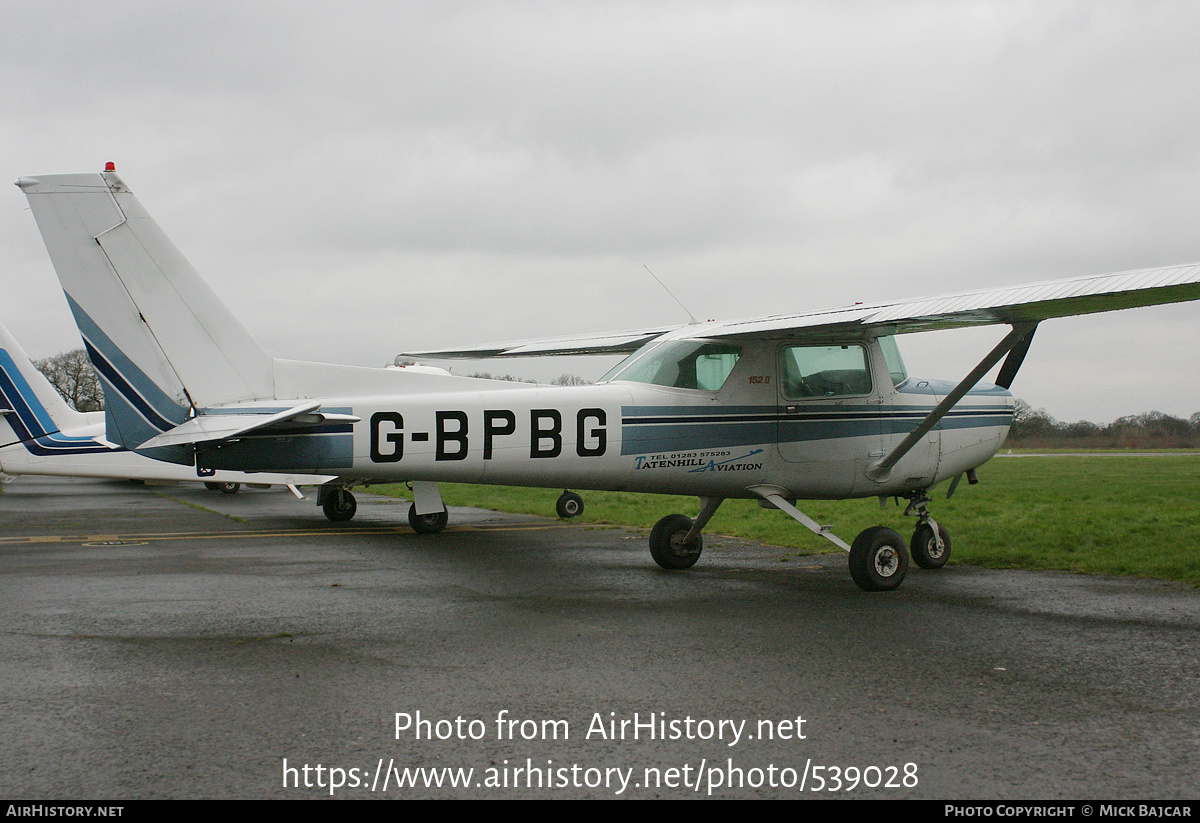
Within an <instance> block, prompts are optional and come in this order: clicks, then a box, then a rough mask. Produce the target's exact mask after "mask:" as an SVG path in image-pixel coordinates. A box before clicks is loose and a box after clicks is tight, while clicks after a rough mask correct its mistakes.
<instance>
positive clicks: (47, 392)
mask: <svg viewBox="0 0 1200 823" xmlns="http://www.w3.org/2000/svg"><path fill="white" fill-rule="evenodd" d="M0 418H2V419H3V423H0V449H4V448H5V447H8V446H16V448H12V449H8V450H7V451H5V452H4V457H3V466H4V469H5V470H6V471H9V472H14V473H22V472H23V471H24V470H25V469H26V468H28V466H27V464H29V463H31V462H39V461H40V460H41V459H43V458H47V457H54V456H63V455H73V456H77V455H81V454H106V453H109V452H112V451H115V450H116V449H115V447H106V446H104V445H103V444H102V443H99V442H97V441H96V439H95V438H93V437H89V436H84V435H80V434H68V433H67V432H79V431H80V430H82V429H83V428H84V427H85V426H88V425H90V424H95V425H96V426H98V425H99V413H98V412H96V413H93V414H84V413H82V412H77V411H75V410H74V409H73V408H71V407H70V406H68V405H67V403H66V401H65V400H63V399H62V397H61V396H60V395H59V393H58V392H57V391H55V390H54V387H53V386H52V385H50V381H49V380H47V379H46V378H45V376H44V375H43V374H42V373H41V372H39V371H38V370H37V369H35V368H34V367H33V363H32V362H30V360H29V357H28V355H26V354H25V351H24V349H22V348H21V346H20V344H19V343H17V341H16V340H15V339H13V336H12V335H11V334H9V331H8V329H6V328H5V327H4V326H3V325H0Z"/></svg>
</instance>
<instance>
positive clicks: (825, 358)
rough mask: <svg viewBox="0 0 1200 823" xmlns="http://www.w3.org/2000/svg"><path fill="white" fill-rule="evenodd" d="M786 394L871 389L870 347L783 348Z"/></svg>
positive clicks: (834, 394)
mask: <svg viewBox="0 0 1200 823" xmlns="http://www.w3.org/2000/svg"><path fill="white" fill-rule="evenodd" d="M782 358H783V362H782V364H781V365H782V369H781V373H782V375H783V396H784V397H786V398H788V399H789V400H799V399H801V398H804V397H845V396H852V395H858V394H870V393H871V371H870V369H869V368H868V367H867V350H866V349H865V348H863V347H862V346H860V345H858V344H857V343H850V344H847V345H844V346H788V347H786V348H785V349H783V352H782Z"/></svg>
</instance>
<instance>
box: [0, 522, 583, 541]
mask: <svg viewBox="0 0 1200 823" xmlns="http://www.w3.org/2000/svg"><path fill="white" fill-rule="evenodd" d="M570 526H571V524H568V523H554V522H549V523H507V524H497V525H493V526H489V525H482V524H481V525H477V526H451V527H448V528H447V529H446V531H447V532H499V531H545V530H547V529H566V528H570ZM415 534H416V533H415V532H413V531H412V530H411V529H408V528H406V527H402V526H382V525H381V526H365V527H359V528H324V529H311V528H310V529H257V530H256V529H247V530H245V531H207V532H146V533H140V534H139V533H130V534H70V535H30V536H26V537H0V546H23V545H31V544H35V543H58V544H70V545H74V544H79V543H92V544H106V543H107V544H113V545H118V544H121V543H126V544H128V543H135V542H140V543H149V542H158V541H163V540H228V539H230V538H244V537H330V536H346V535H409V536H412V535H415Z"/></svg>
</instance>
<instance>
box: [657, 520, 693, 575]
mask: <svg viewBox="0 0 1200 823" xmlns="http://www.w3.org/2000/svg"><path fill="white" fill-rule="evenodd" d="M691 530H692V519H691V518H690V517H686V516H685V515H682V514H669V515H667V516H666V517H664V518H663V519H662V520H659V521H658V522H657V523H655V524H654V528H653V529H651V530H650V556H651V557H653V558H654V562H655V563H657V564H658V565H660V566H662V567H663V568H664V569H690V568H691V567H692V566H694V565H696V561H697V560H699V559H700V552H702V551H703V550H704V541H703V540H702V539H701V537H700V535H696V538H695V539H694V540H692V542H690V543H684V542H683V540H684V538H685V537H687V533H688V532H689V531H691Z"/></svg>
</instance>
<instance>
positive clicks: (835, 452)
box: [16, 164, 1200, 590]
mask: <svg viewBox="0 0 1200 823" xmlns="http://www.w3.org/2000/svg"><path fill="white" fill-rule="evenodd" d="M16 184H17V186H19V187H20V188H21V189H22V190H23V191H24V193H25V195H26V196H27V197H28V199H29V203H30V205H31V206H32V210H33V214H34V217H35V219H36V220H37V223H38V227H39V229H40V230H41V233H42V237H43V239H44V240H45V243H46V248H47V249H48V251H49V253H50V257H51V260H52V261H53V263H54V267H55V269H56V270H57V272H58V276H59V279H60V281H61V282H62V286H63V289H64V291H65V292H66V295H67V300H68V302H69V304H70V306H71V310H72V312H74V315H75V320H76V322H77V324H78V326H79V329H80V332H81V333H82V335H83V338H84V341H85V343H86V344H87V347H88V351H89V353H90V355H91V358H92V361H93V363H94V364H95V366H96V369H97V371H98V372H99V374H100V376H101V379H102V381H103V387H104V392H105V396H106V398H107V404H108V409H107V411H106V415H107V417H106V424H107V437H108V439H110V440H112V441H113V442H116V443H119V444H121V445H123V446H125V447H126V448H128V449H131V450H133V451H136V452H137V453H138V454H142V455H146V456H147V457H153V458H155V459H158V460H164V461H168V462H172V463H177V464H180V465H184V466H194V467H196V468H198V469H201V470H256V471H289V472H304V473H313V474H316V473H320V474H330V475H336V476H337V480H336V481H333V482H331V483H330V484H327V485H326V486H324V487H322V496H321V502H322V504H323V505H324V507H325V509H326V513H327V514H330V515H331V516H346V514H347V513H349V514H352V513H353V508H354V503H353V497H352V496H351V495H350V493H349V491H348V488H349V487H351V486H353V485H357V484H362V483H370V482H384V481H386V482H395V481H409V482H410V483H411V484H412V488H413V498H414V502H413V505H412V507H411V509H410V511H409V522H410V524H411V525H412V526H413V527H414V528H415V529H416V530H418V531H423V532H435V531H439V530H441V529H442V528H444V527H445V525H446V522H447V514H446V509H445V507H444V506H443V504H442V501H441V498H440V495H439V493H438V491H437V482H438V481H452V482H460V483H495V484H507V485H521V486H545V487H552V488H580V489H608V490H626V491H636V492H658V493H667V494H686V495H695V496H696V497H698V498H699V501H700V505H699V514H698V516H697V517H696V518H695V519H692V518H689V517H686V516H684V515H679V514H673V515H669V516H667V517H664V518H663V519H662V520H660V521H659V522H658V524H657V525H655V527H654V529H653V530H652V531H651V534H650V553H651V555H652V556H653V558H654V560H655V561H656V562H657V563H658V564H659V565H660V566H662V567H664V568H668V569H683V568H688V567H690V566H691V565H693V564H694V563H695V562H696V560H697V559H698V558H699V556H700V553H701V547H702V539H701V530H702V529H703V528H704V526H705V524H707V522H708V521H709V519H710V518H711V517H712V515H713V513H714V512H715V511H716V510H717V507H718V506H719V505H720V504H721V502H722V501H723V500H725V499H727V498H750V499H757V500H759V501H760V504H761V505H764V506H766V507H768V508H771V507H773V508H778V509H781V510H782V511H784V512H785V513H787V514H788V515H790V516H791V517H793V518H794V519H796V520H797V521H798V522H800V523H801V524H803V525H804V526H805V527H807V528H808V529H810V530H812V531H813V532H814V533H816V534H818V535H820V536H822V537H824V538H826V539H828V540H829V541H831V542H833V543H834V544H836V545H837V546H839V547H840V548H842V549H844V550H846V551H847V552H849V565H850V574H851V577H852V578H853V579H854V581H855V582H856V583H857V584H858V585H859V586H860V587H862V588H863V589H866V590H888V589H894V588H896V587H897V586H899V585H900V583H901V581H902V580H903V579H904V576H905V573H906V571H907V568H908V558H909V549H910V548H911V553H912V558H913V561H914V562H916V563H917V565H919V566H921V567H922V568H937V567H940V566H942V565H943V564H944V563H945V562H946V559H947V557H948V556H949V553H950V540H949V537H948V536H947V532H946V530H945V529H944V528H943V527H942V526H941V525H939V524H938V523H936V522H935V521H934V519H933V518H932V517H931V516H930V513H929V509H928V504H929V502H930V498H929V495H928V492H929V490H930V488H931V487H933V486H934V485H935V484H937V483H940V482H942V481H944V480H951V491H952V490H953V487H954V485H955V484H957V482H958V480H959V479H961V478H962V477H963V476H966V477H967V478H968V480H969V481H974V471H975V469H976V468H977V467H978V466H980V465H981V464H982V463H984V462H985V461H987V460H988V459H989V458H990V457H991V456H992V455H993V454H995V452H996V451H997V450H998V449H999V447H1000V445H1001V443H1002V442H1003V441H1004V438H1005V436H1006V435H1007V433H1008V427H1009V424H1010V423H1011V421H1012V413H1013V406H1014V401H1013V398H1012V395H1011V394H1010V393H1009V391H1008V388H1009V386H1010V385H1011V384H1012V380H1013V377H1014V376H1015V375H1016V373H1017V370H1018V368H1019V367H1020V365H1021V363H1022V361H1023V359H1024V357H1025V354H1026V352H1027V351H1028V349H1029V345H1030V341H1031V339H1032V337H1033V333H1034V330H1035V329H1036V327H1037V325H1038V323H1039V322H1041V321H1043V320H1048V319H1051V318H1055V317H1063V316H1069V315H1078V314H1087V313H1090V312H1100V311H1109V310H1112V309H1123V308H1129V307H1133V306H1146V305H1155V304H1161V303H1172V302H1179V301H1185V300H1195V299H1200V264H1193V265H1186V266H1175V267H1170V268H1160V269H1148V270H1144V271H1136V272H1123V273H1117V274H1106V275H1098V276H1094V277H1082V278H1075V279H1070V280H1059V281H1054V282H1047V283H1038V284H1033V285H1027V286H1018V287H1009V288H1003V289H997V290H994V291H974V292H966V293H962V294H953V295H948V296H941V297H932V298H920V299H907V300H899V301H895V302H891V303H879V304H875V305H855V306H850V307H846V308H841V309H831V310H826V311H816V312H805V313H800V314H787V315H775V316H771V317H763V318H757V319H752V320H736V321H728V322H710V323H704V324H690V325H685V326H662V327H658V328H653V329H643V330H638V331H630V332H621V333H615V334H609V335H599V336H592V337H575V338H568V339H556V340H543V341H524V342H518V343H511V344H498V345H494V346H482V347H475V348H471V349H457V350H440V351H424V352H409V353H408V354H410V355H414V356H418V357H430V358H433V357H453V356H459V357H481V356H491V357H520V356H531V355H548V354H580V353H622V352H624V353H629V357H628V358H627V359H626V360H624V361H623V362H622V363H620V364H619V365H618V366H616V367H615V368H614V369H612V370H611V371H610V372H609V373H608V374H607V375H605V376H604V377H603V378H602V379H601V380H600V382H599V383H598V384H597V385H593V386H540V385H527V384H513V383H506V382H500V381H490V380H478V379H472V378H465V377H457V376H452V375H444V374H428V373H420V372H415V371H408V370H404V369H397V370H384V369H368V368H357V367H348V366H333V365H325V364H318V363H304V362H296V361H291V360H280V359H273V358H272V357H270V356H269V355H268V354H267V353H266V352H264V351H263V349H261V348H260V347H259V345H258V344H257V343H256V342H255V341H254V339H253V338H252V337H251V336H250V334H249V333H248V332H247V331H246V329H245V328H243V327H242V325H241V324H240V323H239V322H238V321H237V320H236V319H235V318H234V317H233V315H232V314H231V313H230V312H229V310H228V309H227V308H226V307H225V306H224V304H222V303H221V301H220V299H219V298H218V297H217V296H216V295H215V294H214V293H213V292H212V290H211V289H210V288H209V287H208V286H207V284H205V283H204V281H203V280H201V278H200V276H199V275H198V274H197V273H196V271H195V270H194V269H193V268H192V267H191V265H190V264H189V263H188V262H187V261H186V260H185V259H184V257H183V255H182V254H181V253H180V252H179V251H178V249H176V247H175V246H174V245H173V244H172V243H171V242H170V240H168V239H167V237H166V235H165V234H164V233H163V232H162V230H161V229H160V228H159V227H158V225H157V224H156V223H155V222H154V221H153V220H152V219H151V218H150V216H149V215H148V214H147V213H146V211H145V210H144V209H143V208H142V206H141V205H140V204H139V202H138V201H137V199H136V198H135V197H134V195H133V194H132V193H131V192H130V190H129V188H128V187H127V186H126V185H125V183H124V182H122V181H121V179H120V178H119V177H118V176H117V175H116V173H115V171H114V170H113V167H112V165H111V164H110V165H109V167H108V168H107V169H106V170H105V171H104V172H101V173H90V174H67V175H46V176H38V177H23V178H21V179H19V180H17V181H16ZM983 324H1002V325H1007V326H1010V327H1011V329H1010V331H1008V333H1007V334H1005V336H1004V338H1003V339H1002V340H1001V341H1000V342H999V343H998V344H997V345H996V346H995V347H994V348H993V349H992V350H991V351H990V352H989V353H988V354H987V355H986V356H985V357H984V358H983V359H982V360H981V361H980V362H979V364H978V365H977V366H976V367H975V368H974V369H972V370H971V371H970V372H969V373H968V374H967V375H966V376H965V377H964V378H963V379H962V380H960V381H958V382H957V383H953V382H946V381H937V380H921V379H918V378H916V377H910V376H909V375H908V374H907V372H906V371H905V368H904V364H903V361H902V360H901V357H900V354H899V351H898V348H897V346H896V341H895V336H896V335H898V334H903V333H906V332H915V331H925V330H930V329H952V328H957V327H965V326H977V325H983ZM1002 359H1003V361H1004V362H1003V364H1002V365H1001V367H1000V370H999V373H998V376H997V378H996V385H984V384H982V383H980V379H981V378H982V377H983V375H984V374H985V373H987V372H988V371H989V370H990V369H991V368H992V367H993V366H995V365H996V364H998V363H1000V361H1001V360H1002ZM876 496H877V497H879V498H880V500H881V501H882V500H885V499H887V498H889V497H896V498H903V499H906V500H907V501H908V509H907V513H909V514H911V515H913V516H914V517H915V518H916V528H915V530H914V533H913V536H912V539H911V541H909V544H908V545H906V541H904V540H903V539H902V538H901V536H900V535H899V534H897V533H896V532H894V531H892V530H890V529H886V528H883V527H874V528H868V529H865V530H864V531H863V532H861V533H860V534H859V535H858V536H857V537H856V538H855V539H854V541H853V543H852V544H847V543H846V542H844V541H843V540H841V539H840V538H838V537H837V536H836V535H834V534H833V533H832V531H831V530H830V528H829V527H826V526H821V525H819V524H817V523H816V522H814V521H813V520H812V519H810V518H809V517H807V516H806V515H805V514H804V513H802V512H801V511H800V510H799V509H798V508H797V507H796V501H797V500H802V499H819V498H828V499H840V498H852V497H876ZM560 502H561V501H560ZM568 502H570V503H572V505H574V504H575V501H574V500H569V501H568Z"/></svg>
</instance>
